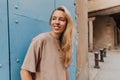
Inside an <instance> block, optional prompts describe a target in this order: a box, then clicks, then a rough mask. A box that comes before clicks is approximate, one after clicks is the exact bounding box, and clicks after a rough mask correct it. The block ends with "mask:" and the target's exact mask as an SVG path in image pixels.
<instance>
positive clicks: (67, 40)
mask: <svg viewBox="0 0 120 80" xmlns="http://www.w3.org/2000/svg"><path fill="white" fill-rule="evenodd" d="M56 10H59V11H63V12H64V13H65V17H66V20H67V26H66V29H65V31H64V32H63V33H62V35H61V37H60V44H61V49H62V51H63V57H62V58H63V61H64V66H65V67H66V68H67V67H69V66H70V65H71V63H72V47H73V33H74V24H73V20H72V17H71V15H70V12H69V11H68V10H67V9H66V8H65V7H64V6H60V7H58V8H56V9H55V10H54V11H53V12H52V15H53V13H54V12H55V11H56ZM52 15H51V17H50V23H51V19H52Z"/></svg>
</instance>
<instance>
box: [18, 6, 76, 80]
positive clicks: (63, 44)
mask: <svg viewBox="0 0 120 80" xmlns="http://www.w3.org/2000/svg"><path fill="white" fill-rule="evenodd" d="M50 25H51V28H52V31H51V32H46V33H41V34H39V35H38V36H37V37H35V38H34V39H33V40H32V42H31V45H30V47H29V49H28V52H27V55H26V57H25V60H24V63H23V65H22V69H21V72H20V74H21V79H22V80H69V77H68V70H67V68H68V67H69V66H70V65H71V62H72V46H73V44H72V43H73V31H74V25H73V21H72V18H71V15H70V13H69V11H68V10H67V9H66V8H65V7H64V6H61V7H58V8H56V9H55V10H54V11H53V12H52V15H51V17H50Z"/></svg>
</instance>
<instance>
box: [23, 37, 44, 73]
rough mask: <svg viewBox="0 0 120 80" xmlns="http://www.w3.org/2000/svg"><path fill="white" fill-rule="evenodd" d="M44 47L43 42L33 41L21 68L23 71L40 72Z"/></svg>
mask: <svg viewBox="0 0 120 80" xmlns="http://www.w3.org/2000/svg"><path fill="white" fill-rule="evenodd" d="M42 46H43V45H42V41H41V40H34V39H33V40H32V42H31V44H30V46H29V49H28V51H27V54H26V56H25V59H24V62H23V65H22V67H21V68H22V69H25V70H28V71H30V72H39V71H40V61H41V54H42Z"/></svg>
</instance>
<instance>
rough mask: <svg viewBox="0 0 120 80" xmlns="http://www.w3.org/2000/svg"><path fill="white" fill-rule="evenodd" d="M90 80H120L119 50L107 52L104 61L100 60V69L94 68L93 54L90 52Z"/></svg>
mask: <svg viewBox="0 0 120 80" xmlns="http://www.w3.org/2000/svg"><path fill="white" fill-rule="evenodd" d="M89 60H92V61H90V62H89V64H90V66H89V68H90V80H120V50H111V51H108V52H107V57H105V58H104V62H100V63H99V65H100V69H95V68H94V55H93V54H90V58H89Z"/></svg>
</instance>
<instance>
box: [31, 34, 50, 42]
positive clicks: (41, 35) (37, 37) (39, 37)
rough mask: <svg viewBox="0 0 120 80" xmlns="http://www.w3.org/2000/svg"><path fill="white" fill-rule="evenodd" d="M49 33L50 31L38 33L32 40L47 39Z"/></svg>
mask: <svg viewBox="0 0 120 80" xmlns="http://www.w3.org/2000/svg"><path fill="white" fill-rule="evenodd" d="M49 33H50V32H44V33H40V34H39V35H37V36H36V37H34V38H33V40H34V41H44V40H47V39H48V38H49Z"/></svg>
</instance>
